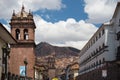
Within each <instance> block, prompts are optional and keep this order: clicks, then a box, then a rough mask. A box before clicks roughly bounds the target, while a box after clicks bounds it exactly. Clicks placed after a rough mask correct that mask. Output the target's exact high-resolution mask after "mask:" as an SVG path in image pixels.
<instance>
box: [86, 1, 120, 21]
mask: <svg viewBox="0 0 120 80" xmlns="http://www.w3.org/2000/svg"><path fill="white" fill-rule="evenodd" d="M84 1H85V8H84V10H85V12H86V13H87V14H88V20H87V21H88V22H92V23H104V22H106V21H109V20H110V19H111V18H112V15H113V13H114V10H115V7H116V4H117V2H118V1H120V0H84Z"/></svg>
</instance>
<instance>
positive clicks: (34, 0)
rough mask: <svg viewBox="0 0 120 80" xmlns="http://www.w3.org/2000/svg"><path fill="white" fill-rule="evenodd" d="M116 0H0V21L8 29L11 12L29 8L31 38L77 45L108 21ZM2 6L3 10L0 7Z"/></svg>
mask: <svg viewBox="0 0 120 80" xmlns="http://www.w3.org/2000/svg"><path fill="white" fill-rule="evenodd" d="M118 1H120V0H11V1H7V0H1V1H0V5H1V7H0V12H1V13H0V22H1V23H2V24H3V25H4V26H5V27H6V28H7V29H8V30H9V31H10V25H9V22H10V19H11V16H12V13H13V10H15V13H16V14H17V13H18V12H20V11H21V7H22V5H24V7H25V11H26V12H29V9H31V11H32V13H33V16H34V21H35V24H36V30H35V42H36V44H38V43H40V42H48V43H51V44H53V45H57V46H72V47H75V48H78V49H81V48H82V47H83V46H84V45H85V43H86V42H87V41H88V40H89V39H90V38H91V36H92V35H93V34H94V33H95V32H96V30H97V29H98V28H99V27H100V25H101V24H102V23H105V22H109V21H110V19H111V18H112V15H113V13H114V10H115V7H116V4H117V2H118ZM3 10H4V11H3Z"/></svg>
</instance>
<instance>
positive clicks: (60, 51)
mask: <svg viewBox="0 0 120 80" xmlns="http://www.w3.org/2000/svg"><path fill="white" fill-rule="evenodd" d="M79 52H80V50H78V49H76V48H73V47H58V46H53V45H50V44H48V43H46V42H41V43H39V44H38V45H37V46H36V48H35V53H36V56H37V57H39V56H47V55H51V54H53V53H54V54H55V56H56V57H61V56H64V57H65V56H66V57H68V56H78V53H79Z"/></svg>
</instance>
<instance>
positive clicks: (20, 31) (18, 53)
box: [9, 6, 36, 80]
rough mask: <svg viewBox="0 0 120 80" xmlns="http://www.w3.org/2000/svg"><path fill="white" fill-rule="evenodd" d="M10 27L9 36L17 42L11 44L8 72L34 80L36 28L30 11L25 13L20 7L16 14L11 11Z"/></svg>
mask: <svg viewBox="0 0 120 80" xmlns="http://www.w3.org/2000/svg"><path fill="white" fill-rule="evenodd" d="M10 25H11V34H12V36H13V37H14V39H15V40H17V44H11V52H10V59H9V60H10V64H9V72H11V73H12V74H15V75H18V76H27V77H31V78H32V80H34V65H35V50H34V49H35V28H36V26H35V23H34V20H33V15H32V13H31V12H30V11H29V12H26V11H25V9H24V6H22V9H21V11H20V12H18V13H17V14H16V13H15V11H13V15H12V18H11V21H10ZM25 64H26V66H25ZM22 70H26V72H25V71H22ZM21 72H22V73H21Z"/></svg>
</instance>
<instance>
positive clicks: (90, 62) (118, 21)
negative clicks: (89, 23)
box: [77, 3, 120, 80]
mask: <svg viewBox="0 0 120 80" xmlns="http://www.w3.org/2000/svg"><path fill="white" fill-rule="evenodd" d="M79 65H80V69H79V76H78V77H77V80H103V79H105V80H120V76H119V75H120V3H118V4H117V7H116V10H115V12H114V15H113V17H112V19H111V20H110V22H108V23H104V24H102V25H101V27H100V28H99V29H98V30H97V32H96V33H95V34H94V35H93V36H92V37H91V39H90V40H89V41H88V42H87V44H86V45H85V46H84V47H83V49H82V50H81V52H80V59H79Z"/></svg>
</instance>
